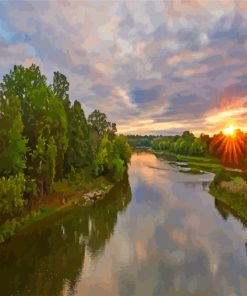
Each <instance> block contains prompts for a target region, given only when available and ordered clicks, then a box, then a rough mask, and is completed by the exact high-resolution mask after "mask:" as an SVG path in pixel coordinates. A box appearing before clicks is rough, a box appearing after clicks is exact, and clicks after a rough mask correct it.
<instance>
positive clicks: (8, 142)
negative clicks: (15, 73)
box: [0, 95, 27, 175]
mask: <svg viewBox="0 0 247 296" xmlns="http://www.w3.org/2000/svg"><path fill="white" fill-rule="evenodd" d="M0 110H1V113H0V175H11V174H14V175H15V174H18V173H21V172H22V170H23V169H24V168H25V166H26V165H25V155H26V152H27V148H26V140H25V138H24V137H23V135H22V131H23V123H22V119H21V113H20V102H19V100H18V98H17V97H12V96H10V97H9V98H6V97H5V96H3V95H0Z"/></svg>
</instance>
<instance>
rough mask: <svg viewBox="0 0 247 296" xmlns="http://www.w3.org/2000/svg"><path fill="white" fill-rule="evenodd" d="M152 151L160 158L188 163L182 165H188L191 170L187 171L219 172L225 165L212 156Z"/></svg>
mask: <svg viewBox="0 0 247 296" xmlns="http://www.w3.org/2000/svg"><path fill="white" fill-rule="evenodd" d="M152 152H153V153H154V154H155V155H156V156H157V157H160V158H164V159H167V160H169V161H171V162H175V163H176V162H181V163H186V164H185V165H182V166H183V167H188V168H190V169H191V170H190V171H186V173H188V172H190V173H195V174H198V173H199V172H200V171H201V170H202V171H207V172H212V173H215V174H216V173H219V172H220V171H222V169H224V167H223V166H222V165H221V164H220V163H219V161H218V160H217V159H215V158H212V157H196V156H186V155H180V154H174V153H171V152H168V151H162V152H159V151H158V152H157V151H154V150H152Z"/></svg>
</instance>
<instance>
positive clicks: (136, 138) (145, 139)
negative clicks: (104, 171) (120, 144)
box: [127, 135, 161, 148]
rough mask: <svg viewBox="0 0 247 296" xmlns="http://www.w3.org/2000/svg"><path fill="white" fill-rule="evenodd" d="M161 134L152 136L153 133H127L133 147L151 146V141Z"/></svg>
mask: <svg viewBox="0 0 247 296" xmlns="http://www.w3.org/2000/svg"><path fill="white" fill-rule="evenodd" d="M159 137H161V136H153V135H145V136H140V135H128V136H127V138H128V142H129V144H130V146H131V147H133V148H150V147H151V146H152V141H153V140H154V139H156V138H159Z"/></svg>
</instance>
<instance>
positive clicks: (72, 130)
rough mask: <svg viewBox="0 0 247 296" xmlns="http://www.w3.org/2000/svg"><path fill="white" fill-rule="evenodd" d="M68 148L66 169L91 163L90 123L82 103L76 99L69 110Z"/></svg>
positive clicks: (67, 170)
mask: <svg viewBox="0 0 247 296" xmlns="http://www.w3.org/2000/svg"><path fill="white" fill-rule="evenodd" d="M68 140H69V143H68V149H67V152H66V154H65V162H64V166H65V170H66V172H69V171H70V169H71V168H72V167H73V168H75V169H76V168H83V167H85V166H86V165H89V164H90V160H91V155H90V148H89V140H88V125H87V120H86V118H85V114H84V111H83V109H82V108H81V104H80V102H78V101H75V102H74V104H73V106H72V107H71V108H70V109H69V112H68Z"/></svg>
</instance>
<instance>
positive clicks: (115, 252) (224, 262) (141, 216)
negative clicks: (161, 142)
mask: <svg viewBox="0 0 247 296" xmlns="http://www.w3.org/2000/svg"><path fill="white" fill-rule="evenodd" d="M212 178H213V176H212V174H203V175H190V174H184V173H181V172H179V168H178V167H176V166H171V165H170V164H169V163H167V162H165V161H161V160H159V159H157V158H156V157H155V156H154V155H152V154H148V153H138V154H135V155H133V157H132V163H131V166H130V168H129V182H130V184H129V183H128V181H127V180H126V182H125V183H124V184H122V185H119V187H117V188H115V189H114V190H113V191H112V192H111V194H110V195H109V196H108V198H106V199H105V200H102V201H101V202H99V203H97V204H96V205H95V206H94V207H92V208H85V209H82V208H76V209H74V210H73V211H69V212H67V213H63V215H60V216H57V217H54V218H53V220H52V219H51V220H49V221H48V222H46V223H43V224H42V226H39V227H36V228H34V229H33V231H30V230H29V231H28V233H27V234H26V237H24V238H23V237H19V238H16V239H15V240H13V241H12V242H11V243H10V244H8V245H5V247H2V248H1V250H0V254H1V259H0V264H1V268H0V279H1V281H2V285H1V291H4V292H5V294H4V295H10V294H11V293H12V294H13V295H47V296H49V295H55V296H56V295H101V296H102V295H107V296H108V295H148V296H149V295H168V296H169V295H172V296H173V295H243V296H245V295H246V291H247V281H246V279H247V278H246V277H247V258H246V239H247V232H246V230H245V228H243V225H242V224H241V223H240V221H239V220H238V219H236V218H235V217H234V216H232V215H231V213H229V211H227V210H226V209H225V207H224V206H223V205H222V204H220V203H219V202H218V201H214V199H213V198H212V196H210V195H209V193H208V185H209V183H210V182H211V180H212ZM130 188H131V191H132V197H131V191H130Z"/></svg>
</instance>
